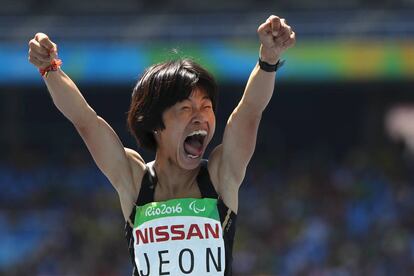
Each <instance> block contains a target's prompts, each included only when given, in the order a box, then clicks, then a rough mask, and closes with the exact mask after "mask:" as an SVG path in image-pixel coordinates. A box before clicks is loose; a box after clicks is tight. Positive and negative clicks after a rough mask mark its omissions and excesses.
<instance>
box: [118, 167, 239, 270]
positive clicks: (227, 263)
mask: <svg viewBox="0 0 414 276" xmlns="http://www.w3.org/2000/svg"><path fill="white" fill-rule="evenodd" d="M153 163H154V162H151V163H148V164H147V165H146V166H147V170H146V173H145V175H144V177H143V179H142V184H141V189H140V191H139V194H138V198H137V200H136V203H135V205H136V206H134V208H133V210H132V212H131V215H130V217H129V221H127V222H126V223H125V238H126V240H127V243H128V249H129V254H130V257H131V261H132V264H133V272H132V275H133V276H148V275H223V276H230V275H232V259H233V257H232V250H233V240H234V235H235V231H236V218H237V215H236V214H235V213H234V212H233V211H232V210H231V209H230V208H228V207H227V206H226V205H225V204H224V202H223V201H222V200H221V198H220V197H219V196H218V194H217V192H216V191H215V189H214V186H213V184H212V183H211V180H210V175H209V172H208V169H207V160H202V162H201V166H200V171H199V173H198V175H197V184H198V187H199V189H200V192H201V199H196V198H181V199H171V200H167V201H162V202H154V191H155V186H156V185H157V176H156V174H155V171H154V169H153V167H152V165H153Z"/></svg>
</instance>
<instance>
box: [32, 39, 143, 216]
mask: <svg viewBox="0 0 414 276" xmlns="http://www.w3.org/2000/svg"><path fill="white" fill-rule="evenodd" d="M56 57H57V46H56V44H55V43H53V42H52V41H51V40H50V39H49V38H48V36H47V35H45V34H42V33H38V34H36V36H35V37H34V38H33V39H32V40H30V42H29V61H30V62H31V63H32V64H34V65H35V66H36V67H37V68H38V69H40V70H41V69H44V68H46V67H48V66H49V65H50V64H51V62H52V60H54V59H55V58H56ZM43 79H44V81H45V83H46V85H47V88H48V90H49V93H50V95H51V97H52V99H53V103H54V104H55V106H56V107H57V108H58V109H59V110H60V112H62V113H63V115H64V116H65V117H66V118H68V119H69V120H70V121H71V122H72V123H73V125H74V126H75V128H76V130H77V131H78V132H79V134H80V135H81V137H82V139H83V141H84V142H85V144H86V146H87V147H88V149H89V151H90V153H91V155H92V157H93V159H94V160H95V163H96V164H97V166H98V167H99V169H100V170H101V171H102V172H103V173H104V174H105V176H106V177H107V178H108V179H109V181H110V182H111V183H112V185H113V186H114V187H115V189H116V190H117V191H118V194H119V196H120V199H121V206H122V210H123V213H124V216H125V215H126V217H128V216H129V212H130V205H131V204H133V203H134V200H135V198H134V197H135V195H136V193H137V191H136V189H137V188H138V187H136V186H135V185H134V184H135V183H136V182H135V181H136V179H139V177H140V174H141V175H142V174H143V172H144V168H145V165H144V161H143V160H142V158H141V157H140V156H139V154H138V153H137V152H135V151H133V150H131V149H126V148H124V147H123V145H122V143H121V141H120V140H119V138H118V136H117V134H116V133H115V131H114V130H113V129H112V128H111V127H110V126H109V124H108V123H107V122H105V120H104V119H102V118H101V117H99V116H98V115H97V114H96V112H95V111H94V110H93V109H92V108H91V107H90V106H89V105H88V103H87V102H86V100H85V98H84V97H83V96H82V94H81V93H80V91H79V89H78V88H77V87H76V85H75V84H74V83H73V81H72V80H71V79H70V78H69V77H68V76H67V75H66V74H65V73H64V72H63V71H62V70H61V69H57V70H56V71H50V72H49V73H48V74H47V75H45V76H43ZM134 165H138V166H135V167H134V172H135V173H134V174H133V172H132V166H134ZM137 168H138V173H136V172H137Z"/></svg>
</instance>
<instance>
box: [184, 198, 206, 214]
mask: <svg viewBox="0 0 414 276" xmlns="http://www.w3.org/2000/svg"><path fill="white" fill-rule="evenodd" d="M188 207H189V208H190V210H192V211H193V212H194V213H196V214H198V213H200V212H204V211H205V210H206V206H203V208H199V207H197V206H196V200H194V201H191V203H190V205H188Z"/></svg>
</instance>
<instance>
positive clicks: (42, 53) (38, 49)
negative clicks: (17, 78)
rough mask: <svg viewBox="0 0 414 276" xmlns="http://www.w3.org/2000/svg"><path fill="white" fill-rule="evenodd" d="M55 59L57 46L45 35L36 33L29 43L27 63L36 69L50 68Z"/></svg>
mask: <svg viewBox="0 0 414 276" xmlns="http://www.w3.org/2000/svg"><path fill="white" fill-rule="evenodd" d="M55 58H57V46H56V44H55V43H53V42H52V41H51V40H50V39H49V37H48V36H47V35H46V34H44V33H37V34H36V35H35V36H34V38H33V39H32V40H30V41H29V61H30V63H32V64H33V65H34V66H36V67H37V68H38V69H45V68H46V67H48V66H50V64H51V62H52V60H53V59H55Z"/></svg>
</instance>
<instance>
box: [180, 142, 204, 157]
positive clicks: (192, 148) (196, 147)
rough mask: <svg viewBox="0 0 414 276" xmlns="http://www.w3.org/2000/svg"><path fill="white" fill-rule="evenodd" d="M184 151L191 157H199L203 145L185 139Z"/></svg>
mask: <svg viewBox="0 0 414 276" xmlns="http://www.w3.org/2000/svg"><path fill="white" fill-rule="evenodd" d="M184 149H185V151H186V152H187V153H189V154H191V155H193V156H199V155H201V153H202V152H203V145H202V144H201V143H200V141H198V140H197V139H187V140H186V141H185V142H184Z"/></svg>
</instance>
